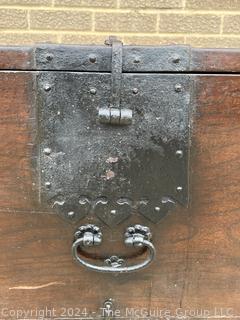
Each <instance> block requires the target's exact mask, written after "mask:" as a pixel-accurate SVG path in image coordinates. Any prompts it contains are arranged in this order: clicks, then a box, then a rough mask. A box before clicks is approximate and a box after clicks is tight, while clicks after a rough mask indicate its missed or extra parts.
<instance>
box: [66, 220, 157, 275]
mask: <svg viewBox="0 0 240 320" xmlns="http://www.w3.org/2000/svg"><path fill="white" fill-rule="evenodd" d="M124 237H125V239H124V243H125V245H126V246H129V247H146V248H147V249H148V257H147V259H146V260H144V261H143V262H140V263H138V264H135V265H130V266H124V264H125V261H124V260H123V259H121V258H118V257H117V256H112V257H110V258H108V259H106V260H105V261H104V263H105V264H106V265H95V264H92V263H90V262H87V261H85V260H84V259H83V258H82V257H81V256H80V255H79V252H78V249H83V248H84V247H92V246H98V245H100V244H101V243H102V233H101V231H100V228H99V227H97V226H95V225H92V224H89V225H84V226H81V227H79V228H78V230H77V231H76V232H75V234H74V241H73V244H72V254H73V258H74V260H75V261H76V262H77V263H79V264H81V265H83V266H84V267H86V268H88V269H90V270H93V271H98V272H109V273H127V272H135V271H138V270H141V269H144V268H146V267H147V266H148V265H149V264H150V263H151V262H152V261H153V260H154V258H155V255H156V252H155V247H154V245H153V244H152V242H151V237H152V235H151V233H150V230H149V228H148V227H144V226H142V225H135V226H132V227H128V228H127V230H126V233H125V235H124Z"/></svg>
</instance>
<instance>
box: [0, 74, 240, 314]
mask: <svg viewBox="0 0 240 320" xmlns="http://www.w3.org/2000/svg"><path fill="white" fill-rule="evenodd" d="M0 89H1V96H0V101H1V106H2V119H1V126H0V130H1V131H0V132H1V140H0V143H1V144H2V145H1V149H0V150H1V153H0V169H1V173H0V180H1V181H0V182H1V186H0V195H1V196H0V207H1V212H0V234H1V236H0V246H1V254H0V279H1V286H0V301H1V305H2V306H3V307H7V308H13V309H17V307H18V308H20V307H21V308H23V309H26V310H27V309H30V308H34V307H38V308H40V307H43V306H47V307H48V308H49V309H50V308H53V307H54V308H56V309H57V310H58V311H57V312H58V314H59V313H60V312H61V310H62V309H61V308H63V307H73V308H77V307H78V308H82V307H87V309H88V310H89V311H93V312H100V311H99V308H100V307H102V305H103V303H104V301H105V300H106V299H108V298H112V299H114V304H115V306H116V308H120V309H121V310H122V314H123V315H124V312H125V308H126V307H129V308H130V307H132V308H137V309H138V308H147V309H148V310H149V309H152V310H153V309H155V310H156V308H158V309H164V308H165V309H169V310H171V312H172V313H173V314H174V312H175V310H176V309H177V308H182V310H189V309H193V310H196V309H199V308H200V309H206V310H212V311H213V310H214V308H215V307H217V308H223V309H224V310H226V309H227V308H232V309H233V312H234V314H235V315H239V314H240V304H239V301H240V280H239V279H240V240H239V239H240V174H239V172H240V147H239V141H240V125H239V123H240V76H238V75H235V76H232V75H198V76H195V89H194V90H195V91H194V92H195V96H194V99H193V103H194V105H195V116H194V119H193V120H194V121H193V134H192V147H191V205H190V207H189V208H188V209H182V208H178V209H177V210H176V211H174V212H172V213H170V214H169V215H168V216H167V217H165V218H164V219H163V220H162V221H161V222H160V223H159V224H157V225H152V224H150V227H151V229H152V231H153V234H154V239H153V241H154V244H155V246H156V248H157V259H156V261H155V262H154V263H153V264H152V265H151V266H150V267H149V268H147V269H145V270H143V271H141V272H138V273H135V274H129V275H128V274H123V275H118V276H113V275H109V274H99V273H94V272H89V271H87V270H86V269H84V268H81V267H79V266H77V265H76V264H75V263H74V262H73V261H72V257H71V253H70V247H71V242H72V235H73V231H74V229H75V226H71V225H68V224H66V222H65V221H62V220H61V219H60V218H58V217H56V216H55V215H52V214H49V213H46V212H44V210H43V209H42V208H38V207H37V205H36V204H35V203H36V199H35V198H34V197H35V196H34V195H35V194H36V192H35V191H34V189H33V188H32V183H33V181H34V175H33V172H32V168H31V155H32V142H33V140H34V129H33V128H34V126H33V123H34V121H33V123H32V119H34V115H33V114H32V111H33V105H34V102H33V101H32V96H33V92H32V90H33V76H32V73H25V72H23V73H14V72H13V73H11V72H10V73H4V72H2V73H0ZM6 148H7V149H6ZM3 149H4V150H3ZM17 177H20V179H17ZM136 218H137V217H132V220H128V221H127V222H125V223H124V224H123V225H121V226H120V227H119V228H118V229H116V230H109V229H108V228H104V236H105V237H104V239H105V240H104V243H105V245H104V246H103V249H101V250H103V251H102V252H103V255H104V254H107V253H109V252H114V250H115V252H116V253H118V252H123V253H124V252H125V251H124V248H122V246H121V245H120V243H121V237H122V233H123V230H124V228H125V227H126V226H128V225H130V224H132V223H133V222H135V219H136ZM86 221H88V222H91V218H88V219H86ZM140 222H141V223H146V221H145V220H144V218H142V221H140ZM83 223H84V222H83ZM97 250H98V251H99V250H100V247H99V248H98V249H97ZM126 252H127V251H126ZM23 297H24V298H23ZM192 318H193V317H192ZM219 318H220V317H219Z"/></svg>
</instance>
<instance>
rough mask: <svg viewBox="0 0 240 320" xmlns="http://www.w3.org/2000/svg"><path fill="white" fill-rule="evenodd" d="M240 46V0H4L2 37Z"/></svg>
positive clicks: (4, 39) (0, 6)
mask: <svg viewBox="0 0 240 320" xmlns="http://www.w3.org/2000/svg"><path fill="white" fill-rule="evenodd" d="M109 34H115V35H119V37H120V38H121V39H123V41H124V43H126V44H162V43H167V44H170V43H186V44H191V45H193V46H200V47H240V0H0V43H1V44H30V43H34V42H55V43H103V41H104V39H105V38H106V37H107V35H109Z"/></svg>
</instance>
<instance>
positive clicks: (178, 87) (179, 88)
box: [175, 83, 182, 92]
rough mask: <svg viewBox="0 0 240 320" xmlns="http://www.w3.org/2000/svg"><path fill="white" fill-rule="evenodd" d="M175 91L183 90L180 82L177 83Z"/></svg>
mask: <svg viewBox="0 0 240 320" xmlns="http://www.w3.org/2000/svg"><path fill="white" fill-rule="evenodd" d="M175 91H176V92H181V91H182V85H181V84H180V83H177V84H176V85H175Z"/></svg>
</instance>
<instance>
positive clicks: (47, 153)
mask: <svg viewBox="0 0 240 320" xmlns="http://www.w3.org/2000/svg"><path fill="white" fill-rule="evenodd" d="M43 152H44V154H46V155H50V153H51V152H52V150H51V149H50V148H44V150H43Z"/></svg>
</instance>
